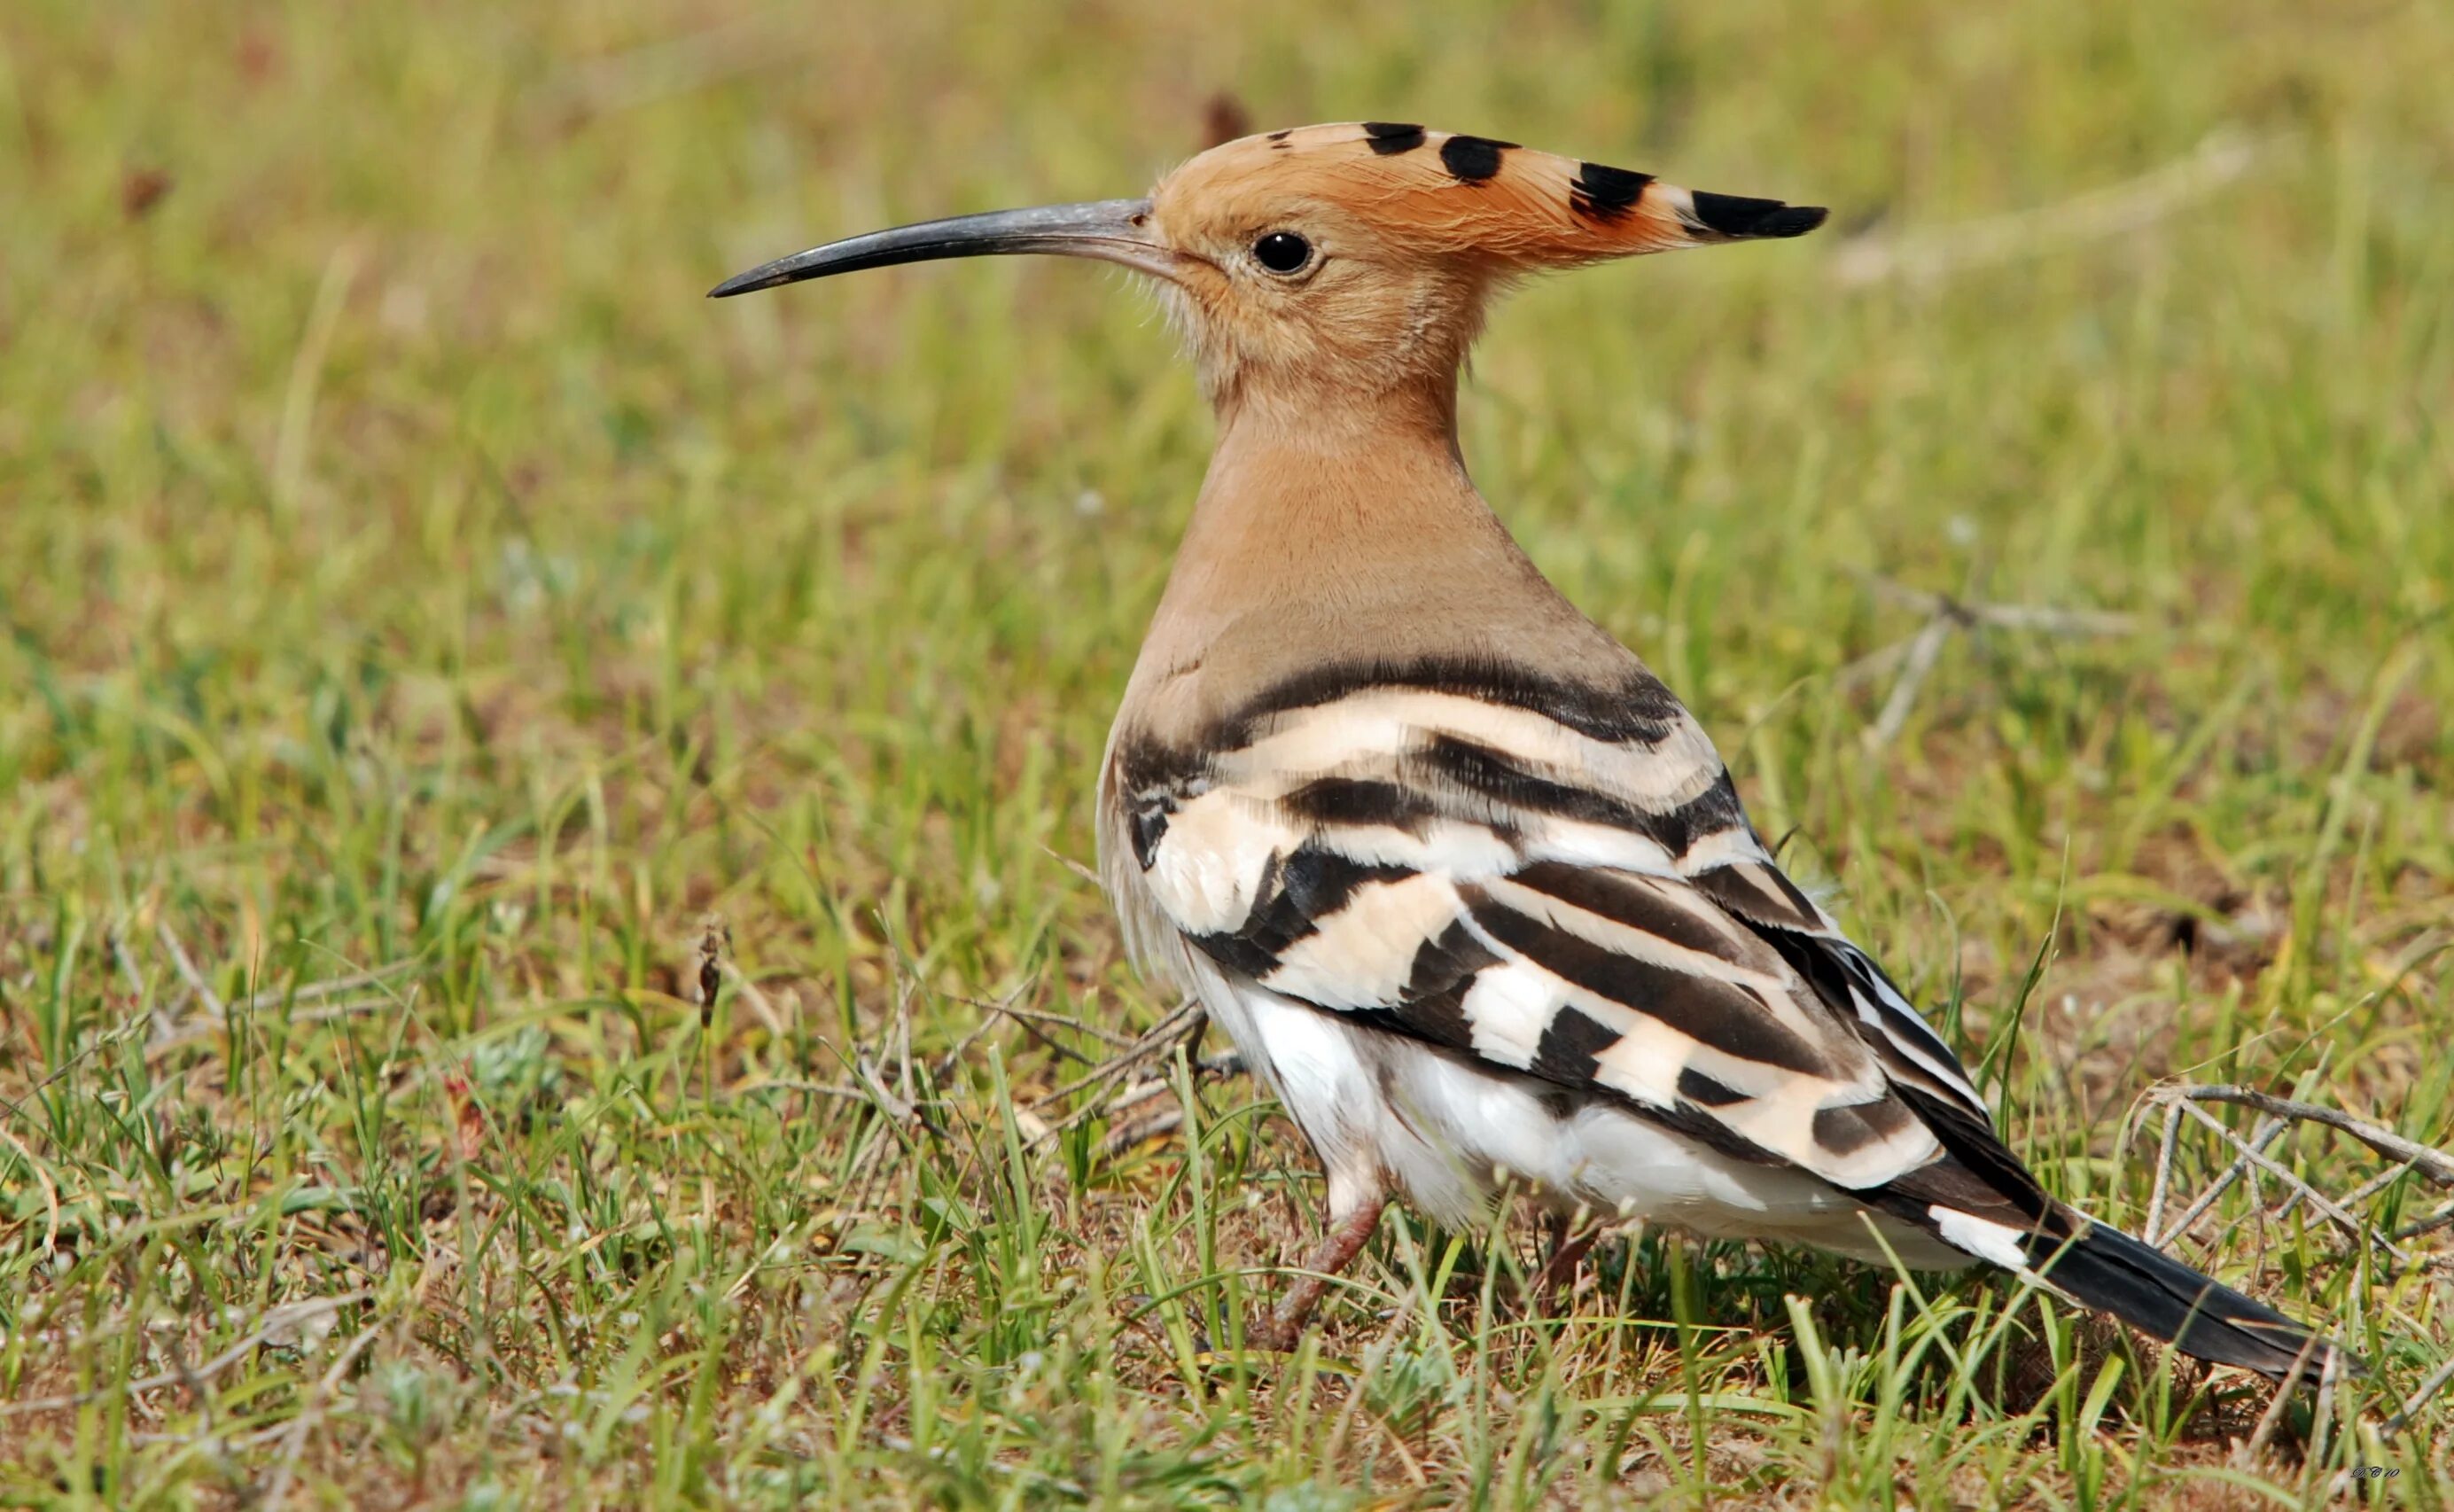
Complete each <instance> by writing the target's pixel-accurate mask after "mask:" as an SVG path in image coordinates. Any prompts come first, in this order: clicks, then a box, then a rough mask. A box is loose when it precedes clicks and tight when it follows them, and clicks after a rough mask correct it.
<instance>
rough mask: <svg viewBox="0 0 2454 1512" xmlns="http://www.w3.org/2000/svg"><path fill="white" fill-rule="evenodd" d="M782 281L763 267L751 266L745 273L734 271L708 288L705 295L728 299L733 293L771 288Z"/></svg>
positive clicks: (745, 292)
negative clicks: (731, 274) (728, 276)
mask: <svg viewBox="0 0 2454 1512" xmlns="http://www.w3.org/2000/svg"><path fill="white" fill-rule="evenodd" d="M783 281H784V280H782V279H780V278H777V277H775V276H774V275H773V274H771V273H769V272H767V270H766V269H764V268H753V269H752V270H750V271H749V272H746V273H734V275H733V276H732V277H730V278H727V279H726V280H725V281H724V282H722V283H720V284H718V285H716V286H715V287H714V288H713V289H711V290H709V291H708V292H707V296H708V297H709V298H710V299H730V298H732V297H733V296H734V295H735V294H748V293H755V292H758V291H759V290H761V289H772V288H774V286H775V285H777V284H779V283H782V282H783Z"/></svg>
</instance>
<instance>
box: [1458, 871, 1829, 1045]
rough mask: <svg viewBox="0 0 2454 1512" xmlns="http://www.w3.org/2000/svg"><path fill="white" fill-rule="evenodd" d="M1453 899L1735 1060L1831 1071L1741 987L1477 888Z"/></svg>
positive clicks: (1589, 986) (1481, 921)
mask: <svg viewBox="0 0 2454 1512" xmlns="http://www.w3.org/2000/svg"><path fill="white" fill-rule="evenodd" d="M1459 896H1460V897H1463V898H1464V899H1465V901H1466V904H1467V908H1468V911H1469V913H1470V915H1471V917H1473V919H1474V922H1475V926H1476V927H1477V928H1478V929H1480V930H1481V931H1482V932H1483V933H1484V934H1486V935H1489V936H1490V937H1492V938H1493V939H1495V940H1498V941H1499V943H1500V944H1501V945H1503V946H1505V947H1506V948H1507V949H1508V950H1510V951H1512V952H1514V953H1515V954H1517V955H1519V956H1521V957H1523V958H1526V959H1528V960H1530V961H1532V962H1534V963H1535V964H1536V965H1538V966H1540V967H1541V968H1542V969H1543V970H1545V971H1547V972H1549V973H1550V974H1551V975H1553V976H1554V977H1557V978H1559V979H1560V980H1562V981H1564V982H1566V983H1568V984H1569V985H1570V986H1572V987H1576V988H1579V989H1580V990H1582V991H1584V992H1589V993H1591V994H1593V995H1594V996H1595V997H1597V998H1608V999H1609V1000H1611V1001H1612V1002H1615V1003H1618V1004H1619V1005H1620V1006H1621V1007H1624V1008H1628V1009H1630V1010H1632V1011H1634V1012H1637V1013H1639V1014H1643V1015H1645V1016H1646V1017H1648V1018H1656V1019H1659V1020H1660V1021H1661V1022H1662V1023H1665V1024H1668V1025H1669V1026H1670V1027H1671V1028H1673V1029H1675V1030H1677V1031H1678V1032H1679V1033H1680V1034H1682V1035H1685V1036H1686V1037H1687V1038H1691V1039H1693V1040H1695V1041H1696V1042H1697V1043H1699V1044H1701V1045H1704V1046H1706V1047H1707V1048H1709V1049H1713V1050H1718V1051H1720V1053H1721V1054H1723V1055H1726V1056H1730V1057H1733V1058H1737V1059H1740V1060H1752V1061H1755V1062H1757V1063H1758V1064H1760V1065H1767V1066H1772V1067H1775V1068H1777V1069H1779V1070H1782V1071H1794V1072H1797V1073H1799V1074H1800V1075H1803V1076H1811V1077H1829V1076H1830V1075H1831V1074H1832V1067H1831V1065H1830V1064H1829V1063H1828V1061H1827V1060H1826V1058H1824V1057H1823V1056H1821V1055H1820V1054H1818V1053H1817V1051H1816V1048H1815V1047H1814V1046H1813V1045H1810V1044H1808V1043H1807V1042H1806V1041H1805V1040H1804V1039H1802V1038H1800V1037H1799V1036H1798V1035H1797V1034H1796V1033H1794V1032H1792V1031H1791V1030H1790V1029H1789V1028H1788V1027H1786V1026H1785V1025H1783V1024H1781V1023H1780V1022H1779V1021H1778V1020H1776V1019H1775V1018H1773V1016H1772V1013H1771V1011H1770V1010H1769V1009H1767V1008H1765V1006H1764V1005H1763V1004H1762V1003H1761V1002H1760V1001H1759V1000H1758V999H1757V998H1756V997H1755V995H1754V994H1752V993H1750V992H1748V991H1747V990H1746V989H1745V988H1743V987H1740V986H1737V985H1735V984H1734V983H1731V982H1725V981H1717V980H1715V979H1713V978H1707V977H1699V976H1697V975H1695V974H1694V973H1692V972H1685V971H1681V970H1680V969H1678V968H1677V967H1675V966H1662V965H1657V964H1655V963H1654V962H1652V961H1647V960H1639V959H1637V958H1634V957H1631V956H1624V955H1621V954H1619V952H1618V951H1615V950H1612V949H1610V948H1609V947H1608V946H1604V945H1598V944H1596V943H1595V942H1593V941H1592V940H1589V939H1586V938H1585V937H1582V936H1580V935H1576V934H1572V933H1570V932H1569V931H1567V930H1564V929H1561V928H1559V927H1558V926H1557V925H1554V924H1546V923H1542V922H1540V921H1539V920H1537V919H1533V918H1529V917H1526V916H1525V915H1523V914H1520V913H1519V912H1517V910H1515V909H1513V908H1508V907H1504V906H1502V905H1500V904H1499V903H1497V902H1494V901H1493V900H1492V899H1491V897H1490V895H1488V894H1486V893H1484V892H1483V891H1482V890H1481V889H1479V888H1461V889H1459Z"/></svg>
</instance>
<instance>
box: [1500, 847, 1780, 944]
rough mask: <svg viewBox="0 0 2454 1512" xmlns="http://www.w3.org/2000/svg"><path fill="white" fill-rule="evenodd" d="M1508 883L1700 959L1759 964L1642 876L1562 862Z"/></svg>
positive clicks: (1730, 933)
mask: <svg viewBox="0 0 2454 1512" xmlns="http://www.w3.org/2000/svg"><path fill="white" fill-rule="evenodd" d="M1508 879H1509V880H1510V881H1512V882H1517V883H1520V884H1522V885H1523V886H1526V887H1530V888H1532V889H1533V890H1534V891H1536V892H1538V893H1541V894H1543V895H1545V896H1547V897H1556V898H1558V899H1559V901H1560V902H1563V903H1566V904H1568V905H1569V906H1571V907H1573V908H1580V909H1582V910H1584V911H1585V912H1586V913H1588V914H1591V915H1593V916H1595V917H1598V918H1607V919H1609V920H1610V921H1611V922H1612V923H1614V924H1621V925H1625V926H1626V927H1627V928H1629V929H1632V930H1635V931H1637V932H1638V933H1639V934H1645V935H1651V936H1653V937H1656V938H1659V939H1663V940H1667V941H1668V942H1670V943H1671V944H1673V945H1677V946H1679V947H1680V948H1681V949H1685V950H1692V951H1694V952H1696V953H1697V954H1698V955H1700V956H1711V957H1714V958H1718V959H1720V960H1725V961H1728V962H1729V963H1730V964H1731V965H1733V966H1756V967H1759V968H1760V966H1761V965H1762V960H1761V958H1760V955H1759V954H1758V952H1757V951H1751V950H1748V949H1747V948H1746V941H1745V938H1743V937H1740V935H1738V934H1737V933H1736V932H1735V931H1734V930H1733V928H1732V927H1731V926H1730V925H1729V924H1728V923H1727V922H1726V921H1723V920H1717V919H1716V918H1714V917H1711V916H1709V915H1707V914H1704V913H1700V912H1699V911H1698V910H1696V909H1693V908H1687V907H1682V906H1681V905H1680V903H1679V902H1677V901H1676V900H1675V895H1670V894H1668V893H1667V892H1666V889H1665V887H1664V885H1663V884H1660V883H1657V882H1654V881H1652V880H1649V879H1647V878H1645V877H1637V876H1635V875H1633V874H1631V873H1626V872H1606V871H1602V870H1600V869H1599V868H1597V867H1591V866H1571V865H1569V864H1567V863H1566V862H1564V861H1536V862H1533V863H1532V864H1530V865H1527V866H1524V867H1520V868H1519V869H1518V870H1517V871H1515V872H1512V873H1510V874H1509V878H1508ZM1669 885H1671V886H1676V885H1678V884H1675V883H1674V884H1669ZM1716 912H1718V910H1717V911H1716ZM1759 949H1760V946H1759Z"/></svg>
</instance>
